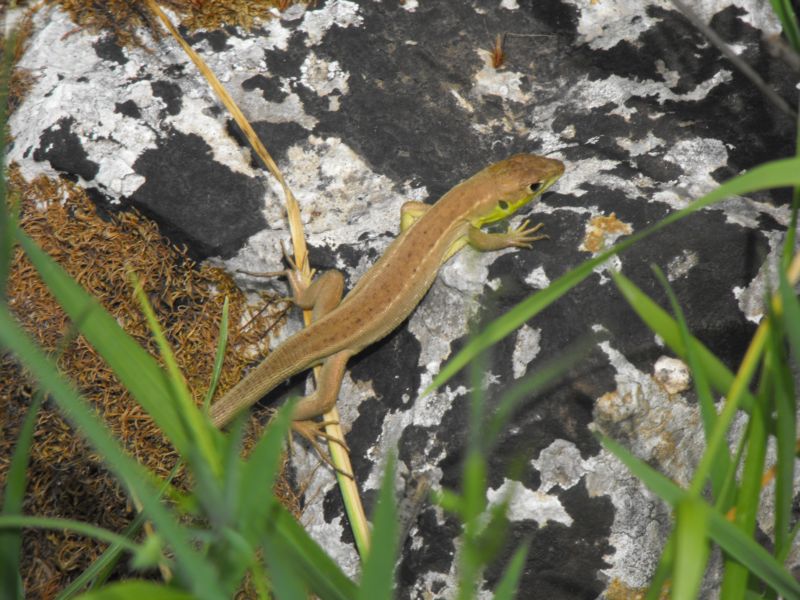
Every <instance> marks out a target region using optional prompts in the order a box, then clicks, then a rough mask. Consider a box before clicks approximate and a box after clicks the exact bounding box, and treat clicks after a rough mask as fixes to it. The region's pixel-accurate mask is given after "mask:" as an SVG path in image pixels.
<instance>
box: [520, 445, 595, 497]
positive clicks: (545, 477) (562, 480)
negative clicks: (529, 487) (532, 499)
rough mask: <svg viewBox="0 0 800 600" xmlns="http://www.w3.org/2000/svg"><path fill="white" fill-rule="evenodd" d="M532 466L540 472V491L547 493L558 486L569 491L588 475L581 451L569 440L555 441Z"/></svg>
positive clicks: (532, 462) (540, 454)
mask: <svg viewBox="0 0 800 600" xmlns="http://www.w3.org/2000/svg"><path fill="white" fill-rule="evenodd" d="M531 464H532V465H533V466H534V467H535V468H536V470H537V471H539V474H540V477H541V484H540V485H539V491H540V492H543V493H547V492H549V491H550V490H552V489H553V488H554V487H556V486H558V487H559V488H561V489H562V490H568V489H570V488H571V487H573V486H574V485H575V484H577V483H578V482H579V481H580V479H581V477H583V476H584V475H585V474H586V465H585V464H584V461H583V459H582V458H581V453H580V450H578V448H577V447H576V446H575V444H573V443H572V442H568V441H567V440H555V441H553V443H552V444H550V445H549V446H548V447H547V448H545V449H544V450H542V451H541V452H540V453H539V457H538V458H536V459H534V460H532V461H531Z"/></svg>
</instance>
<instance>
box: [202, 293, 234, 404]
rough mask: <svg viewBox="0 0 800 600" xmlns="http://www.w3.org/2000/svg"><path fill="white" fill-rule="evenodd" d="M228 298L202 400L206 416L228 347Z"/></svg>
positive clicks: (226, 298)
mask: <svg viewBox="0 0 800 600" xmlns="http://www.w3.org/2000/svg"><path fill="white" fill-rule="evenodd" d="M229 312H230V310H229V308H228V297H227V296H225V302H224V303H223V304H222V320H221V321H220V324H219V341H218V342H217V353H216V354H215V355H214V369H213V370H212V371H211V382H210V383H209V384H208V390H206V395H205V398H203V412H204V413H206V414H208V407H209V406H211V399H212V398H213V397H214V392H216V391H217V384H219V377H220V375H221V374H222V363H223V361H224V360H225V348H227V346H228V314H229Z"/></svg>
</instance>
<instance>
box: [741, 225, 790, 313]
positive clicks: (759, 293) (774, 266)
mask: <svg viewBox="0 0 800 600" xmlns="http://www.w3.org/2000/svg"><path fill="white" fill-rule="evenodd" d="M762 233H763V234H764V235H765V236H766V237H767V240H768V241H769V248H770V250H769V253H768V254H767V256H766V257H765V258H764V262H763V263H761V267H760V268H759V269H758V273H756V276H755V277H754V278H753V280H752V281H751V282H750V283H749V284H748V285H747V286H746V287H740V286H736V287H734V288H733V295H734V297H735V298H736V301H737V302H738V303H739V309H740V310H741V311H742V314H743V315H744V316H745V318H746V319H747V320H748V321H751V322H752V323H760V322H761V319H763V318H764V301H765V298H767V295H768V293H769V292H770V291H773V290H777V289H778V267H779V265H780V258H781V253H782V251H783V244H784V240H785V237H784V234H783V233H781V232H777V231H763V232H762Z"/></svg>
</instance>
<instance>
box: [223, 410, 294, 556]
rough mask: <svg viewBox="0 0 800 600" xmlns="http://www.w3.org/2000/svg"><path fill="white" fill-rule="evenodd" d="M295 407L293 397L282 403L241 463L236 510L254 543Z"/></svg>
mask: <svg viewBox="0 0 800 600" xmlns="http://www.w3.org/2000/svg"><path fill="white" fill-rule="evenodd" d="M294 407H295V401H294V400H290V401H289V402H287V403H286V404H284V406H282V407H281V409H280V410H279V411H278V412H277V414H276V415H275V417H274V418H273V419H272V420H271V421H270V423H269V425H268V426H267V428H266V430H265V432H264V434H263V435H262V436H261V439H259V440H258V443H257V444H256V445H255V447H254V448H253V450H252V451H251V452H250V456H249V457H248V459H247V462H246V463H244V465H243V466H242V478H241V481H240V482H239V488H238V497H237V498H236V502H237V503H238V510H237V511H236V514H237V516H238V518H239V527H240V529H241V531H242V533H243V535H244V536H245V537H247V538H248V540H250V542H251V543H252V544H255V542H256V540H257V539H260V538H261V536H262V535H263V531H264V528H265V527H266V519H267V515H268V514H269V512H270V510H271V508H272V505H271V502H270V500H271V499H272V486H273V485H274V484H275V479H276V477H277V475H278V471H279V469H280V465H281V456H282V452H283V440H285V439H286V437H287V435H288V434H289V428H290V427H291V424H292V412H293V410H294ZM248 530H250V531H248Z"/></svg>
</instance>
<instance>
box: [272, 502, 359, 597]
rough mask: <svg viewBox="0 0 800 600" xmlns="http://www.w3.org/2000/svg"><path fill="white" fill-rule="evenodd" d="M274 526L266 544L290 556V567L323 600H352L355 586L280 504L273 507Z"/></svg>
mask: <svg viewBox="0 0 800 600" xmlns="http://www.w3.org/2000/svg"><path fill="white" fill-rule="evenodd" d="M270 516H271V518H270V519H269V523H270V525H271V526H272V529H271V531H270V533H269V534H268V538H269V539H268V540H267V542H266V543H265V544H264V546H265V547H266V546H267V545H269V546H271V547H272V551H274V552H279V553H281V554H282V555H283V556H285V557H287V561H286V564H288V565H289V566H290V568H292V569H293V570H295V572H296V573H297V574H298V576H299V577H301V578H302V579H303V580H304V581H305V582H306V583H307V584H308V586H309V587H310V589H311V591H312V592H313V593H315V594H316V595H317V596H319V597H320V598H321V599H322V600H351V599H352V598H355V597H356V594H357V589H356V585H355V584H354V583H353V582H352V581H350V579H349V578H348V577H347V575H345V574H344V573H343V572H342V570H341V569H340V568H339V567H338V566H337V565H336V563H335V562H333V560H332V559H331V558H330V556H328V555H327V554H326V553H325V552H324V551H323V550H322V548H320V547H319V545H318V544H317V543H316V542H315V541H314V540H313V539H311V536H309V535H308V533H307V532H306V531H305V530H304V529H303V528H302V527H301V526H300V525H299V524H298V523H297V521H295V520H294V517H292V515H291V514H289V511H287V510H286V509H285V508H284V507H283V506H281V505H280V504H277V503H275V504H274V505H273V506H272V513H271V515H270Z"/></svg>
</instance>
